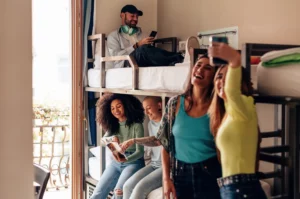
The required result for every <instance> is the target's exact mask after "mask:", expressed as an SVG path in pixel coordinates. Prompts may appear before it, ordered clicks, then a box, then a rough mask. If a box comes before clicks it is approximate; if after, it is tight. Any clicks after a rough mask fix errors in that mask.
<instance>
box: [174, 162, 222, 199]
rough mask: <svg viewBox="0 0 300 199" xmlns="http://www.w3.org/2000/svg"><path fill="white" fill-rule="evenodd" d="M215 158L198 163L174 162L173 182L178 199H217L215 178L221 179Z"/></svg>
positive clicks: (217, 189) (219, 166) (219, 167)
mask: <svg viewBox="0 0 300 199" xmlns="http://www.w3.org/2000/svg"><path fill="white" fill-rule="evenodd" d="M221 175H222V170H221V165H220V163H219V161H218V158H217V157H213V158H209V159H208V160H205V161H203V162H199V163H193V164H189V163H184V162H182V161H179V160H175V168H174V173H173V180H174V185H175V189H176V195H177V198H178V199H186V198H188V199H219V198H220V192H219V187H218V184H217V178H219V177H221Z"/></svg>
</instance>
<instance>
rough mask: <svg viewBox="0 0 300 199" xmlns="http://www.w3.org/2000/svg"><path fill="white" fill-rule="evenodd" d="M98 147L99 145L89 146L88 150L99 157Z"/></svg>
mask: <svg viewBox="0 0 300 199" xmlns="http://www.w3.org/2000/svg"><path fill="white" fill-rule="evenodd" d="M100 147H101V146H97V147H93V148H90V152H91V153H92V154H93V155H94V156H95V157H96V158H98V159H100Z"/></svg>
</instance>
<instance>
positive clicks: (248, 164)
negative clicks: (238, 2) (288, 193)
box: [209, 43, 266, 199]
mask: <svg viewBox="0 0 300 199" xmlns="http://www.w3.org/2000/svg"><path fill="white" fill-rule="evenodd" d="M209 56H211V57H218V58H221V59H223V60H226V61H228V65H226V66H221V67H220V68H219V69H218V71H217V73H216V75H215V79H214V88H215V93H214V97H213V101H212V103H211V106H210V108H209V113H210V119H211V120H210V121H211V131H212V132H213V133H214V134H217V135H216V144H217V147H218V149H219V150H220V153H221V164H222V178H219V179H218V184H219V187H220V192H221V198H222V199H225V198H226V199H238V198H251V199H252V198H253V199H254V198H255V199H266V196H265V193H264V191H263V190H262V187H261V185H260V182H259V180H258V178H257V176H256V174H255V166H256V164H255V163H256V154H257V143H258V128H257V126H258V124H257V115H256V109H255V105H254V100H253V97H252V96H251V94H252V91H253V89H252V84H251V82H250V79H249V78H248V76H246V75H245V74H244V72H242V67H241V57H240V54H239V53H238V52H237V51H236V50H235V49H233V48H231V47H230V46H228V45H227V44H225V43H213V46H212V47H210V48H209ZM243 74H244V75H243Z"/></svg>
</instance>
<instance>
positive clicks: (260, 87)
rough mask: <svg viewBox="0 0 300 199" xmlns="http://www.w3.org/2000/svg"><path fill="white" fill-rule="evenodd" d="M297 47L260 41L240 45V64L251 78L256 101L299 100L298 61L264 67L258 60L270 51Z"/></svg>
mask: <svg viewBox="0 0 300 199" xmlns="http://www.w3.org/2000/svg"><path fill="white" fill-rule="evenodd" d="M299 47H300V45H284V44H260V43H245V44H243V45H242V50H241V52H242V65H243V66H244V67H245V69H246V71H247V72H248V74H249V75H250V77H251V79H252V82H253V84H254V88H255V98H256V99H257V101H260V102H262V103H263V102H264V103H266V102H270V103H271V102H272V103H274V104H285V103H290V102H298V101H299V100H300V87H299V86H298V85H300V63H298V64H292V65H291V64H286V65H283V66H280V67H264V66H263V64H262V63H263V62H262V61H261V60H260V58H261V57H262V56H263V55H266V53H270V52H271V51H272V52H279V51H281V50H286V49H291V48H299ZM299 50H300V49H299ZM255 60H258V61H255ZM255 62H256V63H255ZM258 62H259V63H258Z"/></svg>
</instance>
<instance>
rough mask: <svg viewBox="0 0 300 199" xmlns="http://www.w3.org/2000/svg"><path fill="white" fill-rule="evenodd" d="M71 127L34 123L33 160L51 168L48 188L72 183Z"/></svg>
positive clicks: (62, 186)
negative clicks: (70, 176)
mask: <svg viewBox="0 0 300 199" xmlns="http://www.w3.org/2000/svg"><path fill="white" fill-rule="evenodd" d="M70 134H71V133H70V127H69V125H68V124H66V125H58V124H57V125H55V124H54V125H51V124H50V125H42V124H36V123H35V124H34V125H33V149H34V151H33V161H34V162H35V163H38V164H40V165H42V166H43V167H45V168H47V169H49V170H50V172H51V175H50V179H49V183H48V185H47V189H53V188H54V189H57V190H58V189H60V188H68V187H69V185H70V178H69V169H70V163H69V162H70V156H69V155H70Z"/></svg>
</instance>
